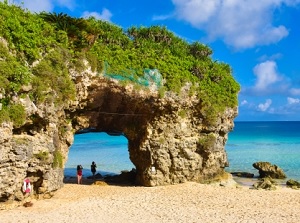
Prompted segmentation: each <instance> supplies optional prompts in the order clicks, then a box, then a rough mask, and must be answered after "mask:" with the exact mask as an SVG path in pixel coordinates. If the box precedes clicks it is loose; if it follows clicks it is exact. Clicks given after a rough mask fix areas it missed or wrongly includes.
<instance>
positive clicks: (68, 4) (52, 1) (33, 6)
mask: <svg viewBox="0 0 300 223" xmlns="http://www.w3.org/2000/svg"><path fill="white" fill-rule="evenodd" d="M10 2H12V3H14V4H16V5H21V6H22V7H23V8H26V9H28V10H29V11H31V12H42V11H46V12H52V11H53V9H54V7H55V5H59V6H60V7H65V8H68V9H70V10H73V9H74V7H75V5H76V3H75V1H72V0H42V1H41V0H13V1H10Z"/></svg>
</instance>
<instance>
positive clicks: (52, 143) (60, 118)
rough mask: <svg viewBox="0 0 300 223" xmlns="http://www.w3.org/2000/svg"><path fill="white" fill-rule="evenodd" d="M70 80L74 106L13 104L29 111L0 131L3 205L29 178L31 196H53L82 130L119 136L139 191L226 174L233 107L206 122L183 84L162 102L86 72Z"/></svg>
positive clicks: (154, 95)
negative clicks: (125, 145) (141, 187)
mask: <svg viewBox="0 0 300 223" xmlns="http://www.w3.org/2000/svg"><path fill="white" fill-rule="evenodd" d="M71 75H72V79H73V81H74V82H75V83H76V89H77V97H76V100H74V101H71V102H68V105H67V106H66V105H65V106H57V105H54V104H53V105H52V106H49V104H48V105H47V106H46V105H44V104H40V105H35V104H33V103H32V102H31V101H30V98H29V97H28V98H26V100H25V99H24V98H22V99H21V98H16V100H19V101H20V102H21V103H22V104H23V105H24V106H25V107H26V112H27V117H28V118H27V121H26V123H24V124H23V125H22V126H21V127H18V128H14V127H13V126H12V124H11V123H2V125H1V126H0V176H1V178H0V179H1V181H0V200H1V201H8V200H22V199H24V195H23V193H22V191H21V186H22V183H23V180H24V178H26V177H27V178H29V179H30V181H31V182H32V185H33V193H34V195H36V196H38V197H43V196H45V197H49V196H50V197H51V195H52V192H53V191H55V190H57V189H59V188H61V187H62V186H63V178H64V174H63V169H64V165H65V163H66V161H67V158H68V152H69V147H70V146H71V145H72V143H73V137H74V134H75V133H76V132H78V131H80V130H86V131H89V130H90V129H92V130H93V131H99V132H120V133H122V134H124V135H125V136H126V138H127V139H128V151H129V158H130V160H131V161H132V163H133V164H134V165H135V167H136V179H135V181H136V183H137V184H139V185H144V186H159V185H167V184H178V183H183V182H186V181H195V182H205V181H206V180H212V179H214V178H215V177H217V176H220V175H223V174H224V168H225V167H226V166H228V160H227V155H226V151H225V149H224V145H225V143H226V141H227V136H228V133H229V132H230V131H231V130H232V129H233V126H234V124H233V120H234V118H235V117H236V116H237V108H227V109H226V110H225V111H224V112H223V113H222V114H220V115H219V116H218V117H217V118H216V120H214V121H213V122H211V121H209V120H208V118H207V116H205V115H204V114H202V113H201V106H202V105H201V100H200V99H199V98H197V97H194V96H190V95H189V93H188V85H187V86H186V88H184V89H182V91H181V92H180V93H179V94H175V93H172V92H166V93H165V95H164V96H160V95H159V93H158V91H157V90H155V89H151V88H138V87H137V86H136V85H134V84H126V85H124V84H122V83H120V82H119V81H117V80H113V79H108V78H105V77H103V76H96V75H95V74H94V73H92V72H91V71H90V70H86V71H85V72H82V73H76V72H71ZM29 117H30V118H29Z"/></svg>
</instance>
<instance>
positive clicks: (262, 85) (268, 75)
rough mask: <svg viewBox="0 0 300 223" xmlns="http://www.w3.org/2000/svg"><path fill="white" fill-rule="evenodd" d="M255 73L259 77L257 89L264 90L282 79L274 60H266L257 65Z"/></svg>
mask: <svg viewBox="0 0 300 223" xmlns="http://www.w3.org/2000/svg"><path fill="white" fill-rule="evenodd" d="M253 72H254V74H255V75H256V77H257V80H256V84H255V86H254V88H255V90H259V91H264V90H266V89H267V88H268V87H269V86H270V85H271V84H274V83H275V82H277V81H279V80H281V77H280V76H279V74H278V72H277V64H276V63H275V62H274V61H270V60H268V61H266V62H263V63H260V64H258V65H256V66H255V67H254V69H253Z"/></svg>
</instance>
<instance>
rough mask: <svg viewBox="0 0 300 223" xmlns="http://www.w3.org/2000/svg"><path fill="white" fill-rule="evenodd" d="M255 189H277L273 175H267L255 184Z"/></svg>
mask: <svg viewBox="0 0 300 223" xmlns="http://www.w3.org/2000/svg"><path fill="white" fill-rule="evenodd" d="M253 187H254V188H255V189H264V190H276V182H275V181H274V180H273V179H272V178H271V177H265V178H262V179H260V180H259V181H258V182H256V183H255V184H253Z"/></svg>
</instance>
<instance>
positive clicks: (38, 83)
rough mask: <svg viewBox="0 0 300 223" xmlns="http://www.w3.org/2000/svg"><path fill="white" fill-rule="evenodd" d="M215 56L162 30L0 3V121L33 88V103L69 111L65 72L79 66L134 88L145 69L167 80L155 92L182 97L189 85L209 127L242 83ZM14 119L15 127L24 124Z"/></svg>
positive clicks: (70, 87)
mask: <svg viewBox="0 0 300 223" xmlns="http://www.w3.org/2000/svg"><path fill="white" fill-rule="evenodd" d="M211 54H212V50H211V49H210V48H209V47H208V46H206V45H204V44H202V43H199V42H194V43H188V42H187V41H185V40H183V39H181V38H179V37H177V36H176V35H174V34H173V33H172V32H170V31H169V30H167V29H166V28H165V27H160V26H151V27H143V26H142V27H130V28H128V29H127V30H123V29H122V28H121V27H118V26H116V25H114V24H111V23H109V22H106V21H101V20H97V19H95V18H93V17H91V18H87V19H83V18H73V17H71V16H68V15H66V14H63V13H58V14H57V13H46V12H43V13H39V14H33V13H31V12H29V11H27V10H24V9H22V8H21V7H19V6H15V5H11V4H9V3H8V1H4V2H0V67H1V69H0V94H1V97H0V103H1V105H2V109H0V122H2V121H3V120H6V119H9V120H10V121H14V123H15V120H12V119H13V117H10V116H7V113H10V112H8V110H9V109H11V108H12V107H13V106H14V102H13V100H12V97H13V96H14V95H22V94H24V93H25V92H23V91H22V86H32V90H31V91H30V92H29V95H30V97H31V99H32V100H33V102H34V103H36V104H39V103H55V104H60V105H63V104H66V102H67V101H69V100H72V99H74V98H75V86H74V83H73V81H72V80H71V77H70V75H69V69H71V68H72V69H75V70H77V71H78V72H81V71H83V70H84V69H85V68H86V67H85V63H84V61H85V60H86V61H88V62H89V64H90V66H91V68H92V70H93V71H94V72H97V73H98V74H99V75H101V74H105V75H108V76H109V77H114V75H117V76H118V77H120V76H121V77H122V80H123V82H124V83H135V84H136V83H138V84H141V82H140V80H141V78H143V77H144V75H145V70H157V71H159V73H160V74H161V75H162V78H163V79H164V82H163V83H164V84H163V85H160V86H158V91H159V95H160V97H164V96H165V95H166V94H165V92H166V91H173V92H176V93H180V91H181V88H182V87H183V86H184V85H185V84H186V83H187V82H188V83H190V84H191V86H192V87H191V89H190V95H192V94H196V95H197V96H198V98H199V99H200V103H199V111H200V112H201V113H202V114H203V117H204V119H205V120H207V121H209V122H213V121H214V120H215V119H216V117H217V116H218V114H219V113H220V112H223V111H224V110H225V109H226V107H236V106H237V104H238V101H237V95H238V92H239V90H240V86H239V84H238V83H237V82H236V81H235V80H234V78H233V76H232V71H231V68H230V66H229V65H228V64H225V63H222V62H218V61H214V60H212V58H211ZM21 123H22V121H20V120H18V121H17V122H16V123H15V126H19V125H21Z"/></svg>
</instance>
